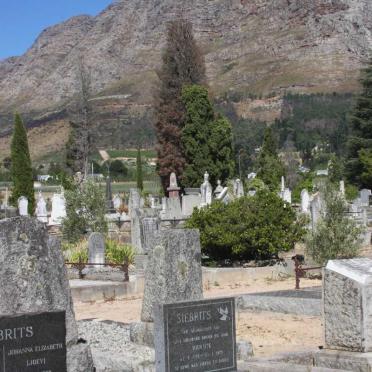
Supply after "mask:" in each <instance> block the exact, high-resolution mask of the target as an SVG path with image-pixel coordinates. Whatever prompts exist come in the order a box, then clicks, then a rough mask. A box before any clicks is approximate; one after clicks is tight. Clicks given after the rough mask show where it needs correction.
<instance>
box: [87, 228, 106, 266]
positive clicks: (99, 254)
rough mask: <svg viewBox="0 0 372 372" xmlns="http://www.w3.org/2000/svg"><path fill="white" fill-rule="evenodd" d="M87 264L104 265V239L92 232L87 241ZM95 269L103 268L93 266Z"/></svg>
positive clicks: (99, 234)
mask: <svg viewBox="0 0 372 372" xmlns="http://www.w3.org/2000/svg"><path fill="white" fill-rule="evenodd" d="M88 263H94V264H104V263H105V238H104V236H103V235H102V234H101V233H98V232H93V233H91V234H90V235H89V239H88ZM95 267H96V268H103V266H102V265H95Z"/></svg>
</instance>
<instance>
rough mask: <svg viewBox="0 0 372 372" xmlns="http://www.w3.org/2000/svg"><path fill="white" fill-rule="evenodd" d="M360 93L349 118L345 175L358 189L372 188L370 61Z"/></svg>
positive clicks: (363, 77)
mask: <svg viewBox="0 0 372 372" xmlns="http://www.w3.org/2000/svg"><path fill="white" fill-rule="evenodd" d="M361 84H362V92H361V94H360V95H359V97H358V98H357V100H356V104H355V107H354V110H353V112H352V115H351V118H350V124H351V134H350V136H349V140H348V159H347V163H346V173H347V176H348V179H349V181H350V182H351V183H353V184H355V185H357V186H359V187H361V188H362V187H367V188H370V187H371V186H372V59H371V60H370V61H369V64H368V66H367V67H366V68H365V69H364V70H363V71H362V79H361Z"/></svg>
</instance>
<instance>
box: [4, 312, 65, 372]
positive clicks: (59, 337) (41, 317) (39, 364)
mask: <svg viewBox="0 0 372 372" xmlns="http://www.w3.org/2000/svg"><path fill="white" fill-rule="evenodd" d="M0 345H1V346H2V347H0V361H1V365H0V371H1V372H6V371H47V370H48V371H56V372H57V371H61V372H62V371H63V372H64V371H66V369H67V365H66V314H65V312H64V311H59V312H46V313H38V314H31V313H30V314H25V315H14V316H6V317H0Z"/></svg>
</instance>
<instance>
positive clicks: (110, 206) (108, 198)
mask: <svg viewBox="0 0 372 372" xmlns="http://www.w3.org/2000/svg"><path fill="white" fill-rule="evenodd" d="M106 211H107V213H115V208H114V203H113V201H112V191H111V178H110V176H107V177H106Z"/></svg>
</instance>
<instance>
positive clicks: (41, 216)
mask: <svg viewBox="0 0 372 372" xmlns="http://www.w3.org/2000/svg"><path fill="white" fill-rule="evenodd" d="M36 218H37V219H38V220H39V221H40V222H43V223H47V222H48V212H47V208H46V201H45V199H44V198H43V195H42V194H41V192H39V196H38V199H37V204H36Z"/></svg>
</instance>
